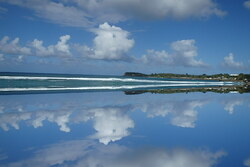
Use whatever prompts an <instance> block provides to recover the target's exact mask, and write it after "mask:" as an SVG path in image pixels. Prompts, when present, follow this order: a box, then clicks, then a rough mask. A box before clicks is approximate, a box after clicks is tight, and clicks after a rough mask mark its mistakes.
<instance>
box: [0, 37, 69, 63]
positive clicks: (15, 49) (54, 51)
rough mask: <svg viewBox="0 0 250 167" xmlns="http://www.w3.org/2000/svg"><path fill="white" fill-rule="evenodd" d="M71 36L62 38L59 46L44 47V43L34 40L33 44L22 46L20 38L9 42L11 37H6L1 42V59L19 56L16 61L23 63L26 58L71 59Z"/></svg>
mask: <svg viewBox="0 0 250 167" xmlns="http://www.w3.org/2000/svg"><path fill="white" fill-rule="evenodd" d="M69 39H70V35H64V36H61V37H60V39H59V41H58V42H57V44H55V45H49V46H48V47H45V46H43V41H42V40H38V39H34V40H33V41H32V42H31V44H27V45H26V46H21V45H20V44H19V40H20V39H19V38H15V39H14V40H12V41H9V37H7V36H5V37H3V38H2V40H1V41H0V52H1V53H0V57H1V58H2V59H4V57H3V56H4V55H17V57H16V60H17V61H18V62H21V61H22V60H23V58H24V56H38V57H48V56H50V57H51V56H52V57H69V56H71V52H70V46H69V44H68V43H67V42H68V40H69Z"/></svg>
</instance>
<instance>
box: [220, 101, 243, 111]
mask: <svg viewBox="0 0 250 167" xmlns="http://www.w3.org/2000/svg"><path fill="white" fill-rule="evenodd" d="M242 104H243V100H229V101H226V102H225V107H224V109H225V110H226V111H228V112H229V114H233V112H234V108H235V107H236V106H240V105H242Z"/></svg>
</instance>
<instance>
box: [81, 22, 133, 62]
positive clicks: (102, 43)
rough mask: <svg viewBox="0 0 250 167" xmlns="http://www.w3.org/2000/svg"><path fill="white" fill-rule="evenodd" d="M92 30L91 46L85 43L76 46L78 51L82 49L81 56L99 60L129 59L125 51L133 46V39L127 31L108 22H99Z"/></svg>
mask: <svg viewBox="0 0 250 167" xmlns="http://www.w3.org/2000/svg"><path fill="white" fill-rule="evenodd" d="M92 31H93V33H95V34H96V37H95V38H94V40H93V44H94V46H93V48H90V47H88V46H85V45H84V46H81V47H80V46H79V47H78V50H79V51H80V52H81V51H83V54H84V55H83V56H85V57H87V58H90V59H101V60H128V59H129V57H128V56H127V53H128V51H129V50H130V49H131V48H132V47H133V46H134V40H133V39H129V32H127V31H125V30H123V29H121V28H120V27H116V26H111V25H109V24H108V23H104V24H101V25H99V28H97V29H93V30H92Z"/></svg>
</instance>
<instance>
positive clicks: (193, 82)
mask: <svg viewBox="0 0 250 167" xmlns="http://www.w3.org/2000/svg"><path fill="white" fill-rule="evenodd" d="M0 79H5V80H79V81H107V82H108V81H120V82H145V83H175V84H177V83H180V84H210V83H213V84H233V82H223V81H208V82H205V81H163V80H147V79H132V78H84V77H78V78H76V77H26V76H0Z"/></svg>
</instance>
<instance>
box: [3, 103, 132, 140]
mask: <svg viewBox="0 0 250 167" xmlns="http://www.w3.org/2000/svg"><path fill="white" fill-rule="evenodd" d="M48 106H50V105H48ZM62 108H64V106H62ZM0 109H1V111H0V112H1V113H0V127H1V128H2V129H3V130H5V131H8V130H9V128H10V127H14V128H15V129H17V130H18V129H19V124H20V123H21V122H25V123H27V124H29V125H32V126H33V127H34V128H38V127H42V126H43V122H44V121H48V122H50V123H56V124H57V125H58V126H59V128H60V130H61V131H63V132H70V131H71V129H70V127H69V126H68V124H69V123H79V122H87V121H90V120H92V121H93V122H94V123H93V127H94V129H95V130H96V131H97V132H96V133H95V134H93V135H91V136H92V138H94V139H98V140H99V142H100V143H103V144H108V143H109V142H111V141H113V142H114V141H117V140H121V139H122V138H123V137H126V136H128V135H129V134H130V133H129V131H128V129H129V128H134V121H133V120H132V119H131V118H130V117H129V116H128V115H127V112H128V110H129V108H128V107H124V106H121V107H103V108H89V109H84V110H80V112H75V113H74V109H73V108H71V109H70V110H65V109H54V110H51V109H46V108H45V109H37V110H35V111H34V110H30V109H27V107H23V106H15V107H14V106H12V108H11V109H9V110H11V112H8V111H6V110H4V107H2V108H0ZM20 109H21V110H20ZM73 113H74V114H73ZM74 116H75V117H74Z"/></svg>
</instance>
